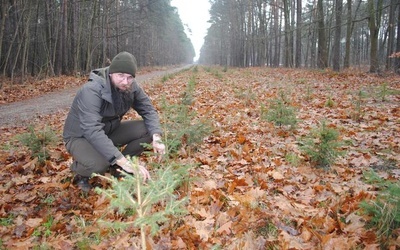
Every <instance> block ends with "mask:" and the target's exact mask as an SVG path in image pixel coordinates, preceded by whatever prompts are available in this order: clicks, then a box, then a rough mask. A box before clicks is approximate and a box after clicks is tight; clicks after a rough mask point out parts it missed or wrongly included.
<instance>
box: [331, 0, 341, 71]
mask: <svg viewBox="0 0 400 250" xmlns="http://www.w3.org/2000/svg"><path fill="white" fill-rule="evenodd" d="M342 8H343V0H336V7H335V16H336V28H335V40H334V44H333V70H334V71H340V40H341V31H342V29H341V27H342Z"/></svg>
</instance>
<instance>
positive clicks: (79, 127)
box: [63, 67, 162, 164]
mask: <svg viewBox="0 0 400 250" xmlns="http://www.w3.org/2000/svg"><path fill="white" fill-rule="evenodd" d="M133 94H134V99H133V100H134V101H133V103H132V105H131V107H132V108H133V109H134V110H135V111H136V112H137V113H138V114H139V115H140V116H141V117H142V118H143V120H144V123H145V125H146V127H147V130H148V131H149V133H150V135H153V134H155V133H158V134H161V132H162V131H161V127H160V122H159V118H158V114H157V111H156V110H155V109H154V107H153V105H152V103H151V101H150V99H149V97H148V96H147V95H146V93H145V92H144V91H143V89H142V88H141V87H140V86H139V85H138V84H137V82H136V81H134V82H133ZM127 111H128V110H126V111H125V112H124V113H123V114H116V113H115V110H114V106H113V101H112V97H111V82H110V77H109V73H108V67H107V68H101V69H96V70H93V71H92V72H91V73H90V75H89V80H88V82H87V83H86V84H85V85H83V86H82V88H81V89H80V90H79V91H78V93H77V94H76V96H75V99H74V101H73V103H72V106H71V109H70V111H69V113H68V116H67V119H66V121H65V125H64V132H63V138H64V141H65V142H66V143H68V141H69V140H70V139H71V138H82V137H84V138H86V139H87V140H88V141H89V143H90V144H91V145H92V146H93V147H94V148H95V149H96V150H97V151H98V152H100V154H102V155H103V156H104V157H105V158H106V159H107V160H109V161H110V163H111V164H114V163H115V160H116V159H119V158H121V157H122V154H121V152H120V151H119V150H118V148H116V147H115V146H114V144H113V142H112V141H111V140H110V139H109V138H108V136H107V135H108V134H110V133H111V132H112V131H113V130H114V129H115V128H116V127H117V126H119V124H120V122H121V119H122V116H123V115H124V114H125V113H126V112H127Z"/></svg>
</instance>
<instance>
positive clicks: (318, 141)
mask: <svg viewBox="0 0 400 250" xmlns="http://www.w3.org/2000/svg"><path fill="white" fill-rule="evenodd" d="M300 143H301V146H300V149H301V150H302V152H303V153H304V154H305V155H307V156H308V157H309V158H310V160H311V162H312V163H313V164H314V165H315V166H316V167H321V168H329V167H330V166H331V164H332V163H334V161H335V160H336V158H337V157H339V156H341V155H342V154H343V152H342V151H341V150H340V147H341V146H342V145H343V143H342V142H341V141H339V132H338V131H337V130H335V129H333V128H329V127H328V126H327V125H326V123H325V122H322V124H321V126H320V127H317V128H314V129H312V130H311V132H310V134H309V135H307V136H306V137H305V138H304V139H303V141H301V142H300Z"/></svg>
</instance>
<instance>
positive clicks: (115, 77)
mask: <svg viewBox="0 0 400 250" xmlns="http://www.w3.org/2000/svg"><path fill="white" fill-rule="evenodd" d="M110 79H111V84H114V86H115V87H116V88H117V89H119V90H120V91H122V92H130V91H131V90H132V83H133V80H134V79H135V78H134V77H133V76H132V75H130V74H126V73H112V74H110Z"/></svg>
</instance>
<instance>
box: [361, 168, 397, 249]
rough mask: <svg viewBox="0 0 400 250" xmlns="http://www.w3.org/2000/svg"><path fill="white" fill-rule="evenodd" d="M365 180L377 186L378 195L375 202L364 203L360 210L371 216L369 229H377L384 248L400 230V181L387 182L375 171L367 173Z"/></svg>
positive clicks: (365, 201)
mask: <svg viewBox="0 0 400 250" xmlns="http://www.w3.org/2000/svg"><path fill="white" fill-rule="evenodd" d="M364 179H365V182H366V183H368V184H372V185H375V186H376V187H377V188H378V193H377V195H376V198H375V200H364V201H362V202H361V203H360V208H361V209H362V211H363V212H364V213H365V214H366V215H368V216H369V220H368V221H367V224H366V225H367V227H369V228H374V229H376V234H377V236H378V238H379V240H380V242H381V244H382V246H385V245H386V244H387V240H388V239H389V238H390V237H391V236H392V234H393V232H394V230H397V229H400V181H398V180H397V181H390V180H385V179H383V178H382V177H379V176H378V175H377V174H376V173H375V172H374V171H373V170H371V171H368V172H365V173H364Z"/></svg>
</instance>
